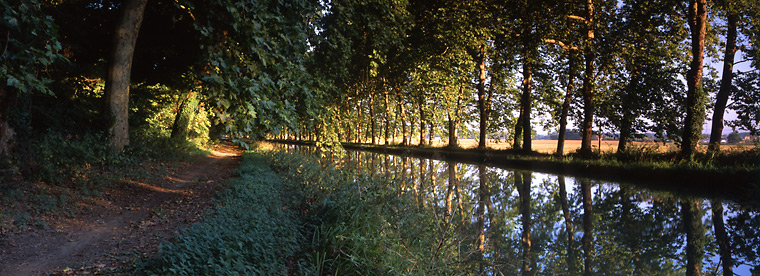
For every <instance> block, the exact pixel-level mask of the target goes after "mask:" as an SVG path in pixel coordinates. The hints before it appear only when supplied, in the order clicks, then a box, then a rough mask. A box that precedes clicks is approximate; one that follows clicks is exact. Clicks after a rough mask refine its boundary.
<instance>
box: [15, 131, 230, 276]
mask: <svg viewBox="0 0 760 276" xmlns="http://www.w3.org/2000/svg"><path fill="white" fill-rule="evenodd" d="M240 155H241V152H240V151H239V150H237V149H236V148H234V147H233V146H231V145H221V146H220V147H219V148H217V149H216V150H215V151H214V152H213V153H212V155H210V156H207V157H199V158H197V159H196V160H194V161H193V162H190V163H185V164H180V165H177V166H176V167H173V168H172V169H170V171H173V172H171V173H169V175H167V176H165V177H159V178H155V179H154V180H148V181H136V180H122V181H120V182H119V183H115V185H110V187H111V188H108V189H107V190H106V191H105V193H104V194H103V196H102V197H99V198H96V199H94V200H90V201H87V202H81V203H80V204H82V205H83V206H80V208H78V209H79V210H81V212H79V213H78V214H76V215H75V216H73V217H71V218H67V217H58V218H56V219H55V220H52V221H50V222H48V225H47V226H46V227H43V229H31V230H28V231H24V232H21V233H16V234H11V235H9V236H6V237H4V238H3V240H0V275H8V276H12V275H81V274H96V275H97V274H113V273H116V274H118V273H119V272H120V271H122V272H123V271H125V269H127V268H128V267H129V266H130V265H131V263H130V262H132V261H133V260H135V259H140V258H149V257H152V256H155V254H156V253H157V252H158V250H159V244H160V243H161V242H162V241H165V240H167V239H169V238H171V237H172V236H173V235H174V234H175V232H176V231H177V230H178V229H180V228H182V227H185V226H187V225H188V224H190V223H192V222H194V221H197V220H198V219H199V218H200V217H201V216H202V215H204V213H205V212H207V211H208V210H209V207H211V206H212V204H213V202H212V199H213V198H214V196H215V195H216V193H217V192H219V190H220V189H222V188H223V186H222V184H223V183H224V182H225V181H226V180H227V179H228V178H230V177H231V176H232V174H233V172H234V170H235V168H237V166H238V165H239V162H240V160H239V156H240Z"/></svg>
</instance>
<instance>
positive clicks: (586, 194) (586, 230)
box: [580, 179, 594, 276]
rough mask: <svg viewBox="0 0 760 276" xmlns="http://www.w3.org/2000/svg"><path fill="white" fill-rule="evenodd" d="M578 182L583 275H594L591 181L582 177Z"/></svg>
mask: <svg viewBox="0 0 760 276" xmlns="http://www.w3.org/2000/svg"><path fill="white" fill-rule="evenodd" d="M580 182H581V193H582V197H583V238H581V242H582V243H583V245H582V246H583V275H586V276H589V275H594V272H593V270H592V269H591V267H592V265H593V263H594V262H593V256H594V251H593V250H594V245H593V241H594V237H593V229H594V213H593V212H594V210H593V203H592V202H591V183H590V182H589V181H588V180H586V179H582V180H580Z"/></svg>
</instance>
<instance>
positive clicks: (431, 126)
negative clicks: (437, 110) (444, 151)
mask: <svg viewBox="0 0 760 276" xmlns="http://www.w3.org/2000/svg"><path fill="white" fill-rule="evenodd" d="M434 115H435V114H434ZM433 119H435V117H433ZM428 127H429V128H430V130H429V131H428V145H431V146H432V145H433V136H434V135H435V129H434V127H435V123H433V120H431V121H430V124H428Z"/></svg>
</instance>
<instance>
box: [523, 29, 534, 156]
mask: <svg viewBox="0 0 760 276" xmlns="http://www.w3.org/2000/svg"><path fill="white" fill-rule="evenodd" d="M525 39H526V40H527V39H528V38H525ZM524 43H525V44H524V45H523V47H525V49H524V51H525V52H524V54H523V55H524V57H523V58H524V59H525V60H523V82H522V85H523V87H522V90H523V91H522V97H520V106H521V108H520V110H521V111H522V113H523V116H522V120H521V121H520V122H521V123H522V131H523V135H522V138H523V143H522V150H523V151H524V152H530V151H531V150H532V149H533V147H532V143H531V135H532V128H531V127H530V112H531V104H532V101H533V100H532V99H531V93H532V90H533V61H532V59H533V55H532V53H533V49H532V48H529V47H531V46H530V45H529V42H524Z"/></svg>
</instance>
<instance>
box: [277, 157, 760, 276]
mask: <svg viewBox="0 0 760 276" xmlns="http://www.w3.org/2000/svg"><path fill="white" fill-rule="evenodd" d="M276 148H278V149H279V150H284V151H288V152H294V153H300V154H304V155H315V154H317V152H316V150H315V149H314V148H312V147H303V146H293V145H276ZM322 162H325V163H330V164H336V165H337V166H342V167H344V168H346V169H351V170H357V171H359V172H363V173H369V174H374V175H376V176H378V177H383V178H386V179H392V180H394V181H393V183H398V184H397V187H394V189H397V190H398V196H399V197H409V198H410V199H411V200H413V201H414V202H415V203H416V206H417V208H419V209H420V210H424V212H425V215H426V216H428V217H429V219H433V220H434V221H436V225H437V227H435V228H434V229H430V230H429V231H440V235H441V238H440V241H439V242H438V243H437V246H436V248H433V249H431V250H434V252H435V254H434V256H440V257H441V258H443V256H444V255H446V256H451V255H453V256H455V259H456V261H452V263H456V264H457V265H459V266H463V265H464V266H466V267H467V268H468V270H469V273H471V274H480V275H518V274H519V275H673V274H686V275H700V274H704V275H719V274H722V275H734V273H735V274H737V275H758V273H760V269H758V268H757V267H758V264H759V263H760V258H759V256H758V249H759V248H760V216H758V212H757V211H756V210H751V209H749V208H745V207H743V206H740V205H738V204H736V203H733V202H729V201H721V200H719V199H703V198H695V197H692V196H688V195H679V194H673V193H668V192H661V191H653V190H648V189H644V188H640V187H636V186H630V185H620V184H614V183H607V182H598V181H594V180H590V179H576V178H572V177H565V176H557V175H549V174H544V173H536V172H530V171H511V170H506V169H500V168H493V167H486V166H484V165H472V164H461V163H449V162H445V161H439V160H433V159H420V158H413V157H405V156H392V155H380V154H375V153H367V152H358V151H348V152H346V153H345V155H343V156H340V158H338V157H337V156H327V157H326V158H322ZM412 208H414V207H412ZM451 229H453V230H454V231H447V230H451ZM452 232H453V233H456V235H455V236H446V235H448V234H447V233H452ZM437 234H438V233H436V235H437ZM752 271H754V274H753V272H752Z"/></svg>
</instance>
